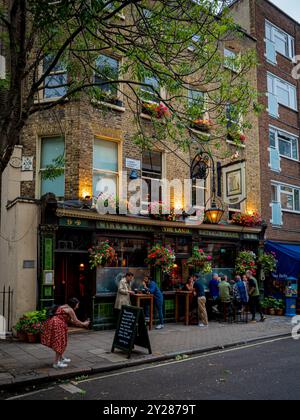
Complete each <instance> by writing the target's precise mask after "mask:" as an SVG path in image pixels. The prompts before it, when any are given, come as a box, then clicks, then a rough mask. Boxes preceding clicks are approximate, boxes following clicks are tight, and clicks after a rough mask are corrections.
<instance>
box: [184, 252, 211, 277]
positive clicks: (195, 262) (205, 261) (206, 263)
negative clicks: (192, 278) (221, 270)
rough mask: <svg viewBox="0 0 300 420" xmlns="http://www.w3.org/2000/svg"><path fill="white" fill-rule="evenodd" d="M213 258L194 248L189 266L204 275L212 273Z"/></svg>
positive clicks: (188, 262)
mask: <svg viewBox="0 0 300 420" xmlns="http://www.w3.org/2000/svg"><path fill="white" fill-rule="evenodd" d="M211 261H212V257H211V256H210V255H207V254H206V253H205V252H204V250H203V249H198V248H194V250H193V255H192V257H191V258H189V259H188V261H187V264H188V266H189V267H193V268H195V269H197V270H198V271H200V272H201V273H202V274H209V273H211V272H212V264H211Z"/></svg>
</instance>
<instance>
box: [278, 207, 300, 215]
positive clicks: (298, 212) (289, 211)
mask: <svg viewBox="0 0 300 420" xmlns="http://www.w3.org/2000/svg"><path fill="white" fill-rule="evenodd" d="M281 211H282V212H283V213H289V214H296V215H298V216H299V214H300V211H294V210H284V209H282V210H281Z"/></svg>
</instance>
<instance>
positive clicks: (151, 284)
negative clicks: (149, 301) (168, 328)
mask: <svg viewBox="0 0 300 420" xmlns="http://www.w3.org/2000/svg"><path fill="white" fill-rule="evenodd" d="M144 286H145V288H146V290H147V292H148V293H150V294H151V295H153V296H154V305H155V307H156V309H157V311H158V316H159V325H157V327H156V330H162V329H163V328H164V312H163V307H164V295H163V294H162V292H161V290H160V288H159V287H158V286H157V284H156V282H155V281H153V280H151V279H150V277H148V276H146V277H145V278H144Z"/></svg>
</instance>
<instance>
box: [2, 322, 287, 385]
mask: <svg viewBox="0 0 300 420" xmlns="http://www.w3.org/2000/svg"><path fill="white" fill-rule="evenodd" d="M290 333H291V320H290V319H287V318H285V317H268V319H267V321H266V322H265V323H257V324H238V325H237V324H219V323H211V324H210V327H209V328H208V329H205V330H202V329H200V328H199V327H197V326H190V327H185V326H184V325H183V324H167V325H166V327H165V329H164V330H161V331H155V330H153V331H150V333H149V336H150V341H151V345H152V351H153V354H152V355H148V354H147V350H144V349H140V348H136V350H135V351H134V352H133V354H132V357H131V360H128V359H127V357H126V355H125V354H124V353H122V352H119V351H117V350H116V352H115V353H114V354H112V353H110V350H111V346H112V342H113V337H114V331H103V332H93V331H92V332H82V333H76V334H71V335H70V338H69V346H68V350H67V356H68V357H70V358H71V359H72V363H71V364H70V366H69V368H67V369H63V370H60V371H57V370H54V369H53V368H52V359H53V352H52V351H51V350H50V349H48V348H46V347H43V346H42V345H40V344H28V343H21V342H18V341H14V340H13V341H1V340H0V388H4V387H6V386H9V385H22V386H25V385H30V384H32V385H33V384H36V383H39V382H43V381H47V380H48V381H50V380H55V379H64V378H70V377H73V378H76V377H80V376H82V375H89V374H94V373H99V372H105V371H111V370H116V369H122V368H125V367H128V366H136V365H139V364H143V363H151V362H154V361H160V360H165V359H168V358H174V357H176V355H180V354H181V355H183V354H192V353H197V352H204V351H208V350H214V349H217V348H222V347H228V346H234V345H238V344H243V343H247V342H251V341H254V340H260V339H264V338H271V337H278V336H283V335H288V334H290Z"/></svg>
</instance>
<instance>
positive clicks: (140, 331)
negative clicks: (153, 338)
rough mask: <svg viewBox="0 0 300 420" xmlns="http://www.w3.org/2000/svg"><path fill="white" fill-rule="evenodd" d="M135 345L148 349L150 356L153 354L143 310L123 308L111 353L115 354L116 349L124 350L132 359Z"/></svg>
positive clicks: (130, 307) (131, 307)
mask: <svg viewBox="0 0 300 420" xmlns="http://www.w3.org/2000/svg"><path fill="white" fill-rule="evenodd" d="M135 345H137V346H139V347H144V348H147V349H148V350H149V354H151V353H152V350H151V345H150V340H149V335H148V330H147V327H146V323H145V316H144V312H143V310H142V309H141V308H136V307H134V306H123V307H122V310H121V313H120V317H119V321H118V326H117V330H116V333H115V337H114V342H113V346H112V350H111V351H112V353H113V352H114V351H115V348H117V349H119V350H123V351H125V352H126V353H128V358H130V357H131V353H132V350H133V349H134V346H135Z"/></svg>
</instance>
